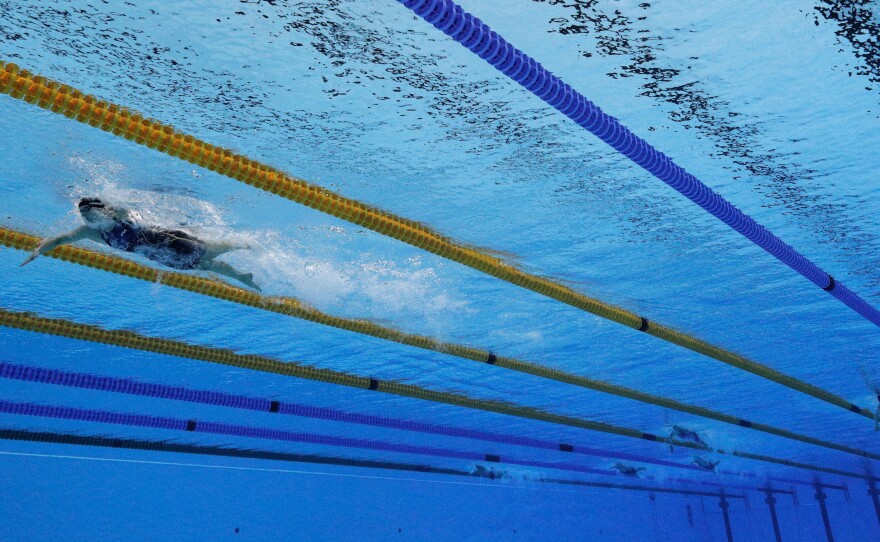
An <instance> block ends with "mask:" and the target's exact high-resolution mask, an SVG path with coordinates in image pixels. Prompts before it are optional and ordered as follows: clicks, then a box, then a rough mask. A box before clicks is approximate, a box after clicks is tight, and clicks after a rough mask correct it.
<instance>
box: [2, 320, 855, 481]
mask: <svg viewBox="0 0 880 542" xmlns="http://www.w3.org/2000/svg"><path fill="white" fill-rule="evenodd" d="M0 326H5V327H10V328H14V329H22V330H26V331H33V332H37V333H45V334H51V335H56V336H60V337H69V338H73V339H78V340H83V341H90V342H97V343H102V344H109V345H113V346H120V347H124V348H130V349H134V350H143V351H146V352H155V353H158V354H164V355H169V356H177V357H181V358H188V359H194V360H201V361H207V362H210V363H217V364H220V365H226V366H230V367H239V368H243V369H251V370H255V371H261V372H266V373H273V374H279V375H284V376H292V377H297V378H304V379H307V380H313V381H316V382H326V383H332V384H340V385H344V386H349V387H353V388H360V389H367V390H372V391H378V392H382V393H388V394H393V395H399V396H402V397H410V398H414V399H423V400H427V401H432V402H436V403H444V404H448V405H454V406H461V407H465V408H472V409H476V410H483V411H486V412H495V413H498V414H506V415H509V416H516V417H519V418H528V419H533V420H538V421H544V422H548V423H555V424H558V425H566V426H569V427H577V428H581V429H588V430H592V431H598V432H602V433H609V434H614V435H619V436H623V437H629V438H635V439H640V440H646V441H651V442H656V443H658V444H667V445H673V446H679V447H682V448H689V449H692V450H700V451H703V452H708V453H716V454H719V455H739V456H740V457H744V458H746V459H753V460H755V461H765V462H770V463H775V464H782V465H787V466H790V467H794V468H799V469H807V470H811V471H815V472H824V473H827V474H834V475H838V476H846V477H851V478H860V479H871V478H872V477H871V476H870V475H865V474H860V473H855V472H847V471H842V470H839V469H834V468H830V467H822V466H819V465H812V464H809V463H801V462H796V461H789V460H786V459H778V458H773V457H771V456H760V455H756V454H749V453H746V452H737V451H735V450H731V451H727V450H723V449H718V448H709V447H707V446H700V445H698V444H696V443H693V442H683V441H679V440H675V439H672V438H669V437H663V436H659V435H654V434H652V433H645V432H642V431H639V430H637V429H631V428H628V427H621V426H618V425H612V424H608V423H603V422H594V421H590V420H585V419H583V418H576V417H572V416H564V415H561V414H554V413H551V412H547V411H544V410H541V409H538V408H533V407H525V406H519V405H514V404H511V403H507V402H501V401H487V400H483V399H474V398H471V397H468V396H465V395H461V394H456V393H450V392H441V391H434V390H429V389H426V388H421V387H419V386H414V385H411V384H404V383H401V382H397V381H393V380H379V379H376V378H373V377H363V376H356V375H352V374H349V373H343V372H340V371H334V370H332V369H321V368H316V367H310V366H306V365H303V364H301V363H298V362H283V361H279V360H276V359H272V358H268V357H265V356H258V355H255V354H237V353H235V352H233V351H232V350H227V349H222V348H212V347H206V346H198V345H193V344H189V343H184V342H181V341H174V340H170V339H160V338H155V337H148V336H145V335H140V334H138V333H135V332H133V331H125V330H108V329H103V328H100V327H98V326H93V325H89V324H81V323H77V322H72V321H70V320H63V319H57V318H45V317H42V316H37V315H34V314H31V313H23V312H12V311H8V310H6V309H2V308H0Z"/></svg>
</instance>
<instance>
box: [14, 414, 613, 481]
mask: <svg viewBox="0 0 880 542" xmlns="http://www.w3.org/2000/svg"><path fill="white" fill-rule="evenodd" d="M0 413H4V414H15V415H20V416H38V417H42V418H54V419H61V420H77V421H85V422H93V423H108V424H114V425H125V426H129V427H146V428H150V429H165V430H171V431H187V432H191V433H205V434H210V435H223V436H231V437H243V438H255V439H266V440H274V441H279V442H291V443H297V444H313V445H319V446H336V447H341V448H354V449H359V450H373V451H382V452H391V453H401V454H412V455H422V456H429V457H438V458H445V459H460V460H465V461H477V462H490V463H503V464H508V465H517V466H521V467H534V468H540V469H556V470H564V471H569V472H578V473H582V474H598V475H603V476H621V474H619V473H617V472H615V471H612V470H607V469H595V468H591V467H587V466H584V465H578V464H575V463H569V462H548V461H537V460H531V459H524V458H517V457H509V456H506V455H505V456H503V457H502V456H500V455H497V454H486V453H477V452H463V451H460V450H451V449H448V448H438V447H436V446H421V445H414V444H402V443H397V442H385V441H381V440H373V439H364V438H355V437H339V436H334V435H322V434H316V433H303V432H293V431H286V430H283V429H271V428H268V427H253V426H246V425H238V424H231V423H223V422H214V421H205V420H198V419H187V420H184V419H180V418H172V417H169V416H152V415H148V414H128V413H122V412H109V411H106V410H97V409H88V408H76V407H68V406H60V405H40V404H36V403H25V402H14V401H4V400H0Z"/></svg>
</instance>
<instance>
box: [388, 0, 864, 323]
mask: <svg viewBox="0 0 880 542" xmlns="http://www.w3.org/2000/svg"><path fill="white" fill-rule="evenodd" d="M397 1H398V2H400V3H402V4H403V5H404V6H406V7H407V8H409V9H411V10H412V11H413V12H415V14H416V15H418V16H419V17H422V18H423V19H425V20H426V21H427V22H429V23H431V24H432V25H434V26H435V27H437V28H438V29H439V30H441V31H443V33H445V34H446V35H447V36H449V37H451V38H452V39H454V40H455V41H457V42H459V43H460V44H462V45H463V46H465V47H466V48H468V49H469V50H471V51H472V52H473V53H474V54H476V55H478V56H479V57H480V58H482V59H483V60H485V61H486V62H488V63H489V64H491V65H492V66H494V67H495V68H496V69H497V70H498V71H500V72H501V73H503V74H504V75H506V76H508V77H510V78H511V79H513V80H514V81H516V82H517V83H519V84H520V85H522V86H523V87H525V88H526V89H527V90H529V91H530V92H532V93H533V94H534V95H535V96H537V97H538V98H541V99H542V100H544V101H545V102H547V103H548V104H549V105H551V106H553V107H554V108H555V109H557V110H558V111H559V112H560V113H562V114H563V115H565V116H567V117H568V118H570V119H571V120H573V121H574V122H575V123H577V124H578V125H580V126H581V127H583V128H585V129H586V130H588V131H590V132H591V133H592V134H593V135H595V136H596V137H598V138H599V139H601V140H602V141H604V142H605V143H607V144H608V145H610V146H611V147H612V148H613V149H614V150H616V151H618V152H619V153H621V154H623V155H624V156H626V157H627V158H629V159H630V160H632V161H633V162H635V163H636V164H638V165H639V166H641V167H643V168H644V169H645V170H647V171H648V172H649V173H651V174H652V175H654V176H655V177H657V178H658V179H660V180H661V181H663V182H664V183H666V184H668V185H669V186H671V187H672V188H674V189H675V190H677V191H678V192H679V193H680V194H682V195H683V196H685V197H686V198H688V199H689V200H691V201H692V202H694V203H696V204H697V205H699V206H700V207H702V208H703V209H704V210H706V211H708V212H709V213H711V214H712V216H714V217H715V218H717V219H718V220H720V221H722V222H724V223H725V224H727V225H728V226H730V227H731V228H733V229H734V230H736V231H737V232H739V233H740V234H741V235H743V236H744V237H745V238H746V239H748V240H749V241H751V242H753V243H754V244H756V245H758V246H759V247H761V248H762V249H764V250H765V251H767V252H768V253H770V254H771V255H772V256H774V257H775V258H776V259H778V260H779V261H781V262H782V263H784V264H785V265H787V266H789V267H791V268H792V269H794V270H795V271H797V272H798V273H800V274H801V275H803V276H804V277H806V278H807V280H809V281H810V282H812V283H813V284H815V285H816V286H818V287H819V288H822V289H823V290H825V291H827V292H829V293H830V294H831V295H832V296H834V297H836V298H837V299H838V300H840V301H841V302H843V304H845V305H846V306H848V307H849V308H851V309H852V310H854V311H856V312H857V313H859V314H860V315H862V316H863V317H864V318H866V319H867V320H869V321H870V322H872V323H873V324H874V325H876V326H880V311H878V310H877V309H876V308H874V307H873V306H871V305H869V304H868V303H867V302H866V301H865V300H863V299H862V298H861V297H859V296H858V295H857V294H855V293H854V292H852V291H851V290H850V289H849V288H847V287H846V286H844V285H843V284H841V283H840V282H838V281H836V280H835V279H833V278H832V277H831V275H829V274H828V273H826V272H825V271H823V270H822V269H821V268H819V267H818V266H817V265H816V264H814V263H813V262H811V261H810V260H808V259H807V258H806V257H805V256H803V255H802V254H800V253H798V252H797V251H796V250H795V249H793V248H792V247H791V246H789V245H787V244H786V243H784V242H783V241H782V240H781V239H779V238H778V237H776V236H775V235H773V234H772V233H770V231H769V230H768V229H767V228H765V227H764V226H762V225H760V224H758V223H757V222H756V221H755V220H754V219H753V218H751V217H750V216H748V215H746V214H745V213H743V212H742V211H740V210H739V209H737V208H736V207H735V206H734V205H733V204H731V203H730V202H728V201H727V200H725V199H724V198H722V197H721V196H719V195H718V194H717V193H715V191H713V190H712V189H711V188H709V187H708V186H706V185H705V184H704V183H702V182H701V181H700V180H699V179H697V178H696V177H694V176H693V175H691V174H690V173H688V172H687V171H685V170H684V169H683V168H682V167H680V166H678V165H677V164H675V163H674V162H673V161H672V160H671V159H670V158H669V157H668V156H666V155H665V154H664V153H662V152H660V151H658V150H657V149H655V148H654V147H653V146H651V145H650V144H648V143H647V142H646V141H645V140H643V139H642V138H640V137H638V136H636V135H635V134H633V133H632V132H631V131H630V130H629V129H628V128H626V127H625V126H623V125H622V124H621V123H620V122H619V121H618V120H617V119H615V118H614V117H612V116H610V115H608V114H606V113H604V112H603V111H602V110H601V109H599V107H597V106H596V105H595V104H594V103H593V102H591V101H590V100H588V99H587V98H585V97H584V96H583V95H582V94H580V93H579V92H577V91H576V90H574V89H573V88H571V86H570V85H568V84H567V83H565V82H563V81H562V80H561V79H560V78H559V77H557V76H555V75H553V74H552V73H550V71H548V70H547V69H546V68H544V67H543V66H541V64H540V63H538V62H537V61H536V60H535V59H533V58H532V57H530V56H528V55H527V54H525V53H523V52H522V51H520V50H519V49H517V48H516V47H514V46H513V45H511V44H510V43H509V42H508V41H507V40H505V39H504V38H502V37H501V36H499V35H498V34H497V33H495V32H494V31H493V30H491V29H490V28H489V27H488V26H486V24H485V23H483V22H482V21H480V19H478V18H476V17H474V16H473V15H471V14H470V13H466V12H465V11H464V10H463V9H462V8H461V6H459V5H458V4H456V3H455V2H453V1H452V0H397Z"/></svg>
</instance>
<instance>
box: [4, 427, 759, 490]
mask: <svg viewBox="0 0 880 542" xmlns="http://www.w3.org/2000/svg"><path fill="white" fill-rule="evenodd" d="M0 439H2V440H9V441H22V442H43V443H50V444H67V445H74V446H91V447H100V448H113V449H128V450H145V451H153V452H166V453H180V454H194V455H201V456H214V457H236V458H246V459H261V460H269V461H286V462H292V463H311V464H319V465H339V466H346V467H364V468H373V469H386V470H395V471H406V472H420V473H428V474H447V475H453V476H463V477H471V478H480V479H485V476H482V475H480V474H478V473H475V472H472V471H465V470H459V469H447V468H440V467H432V466H428V465H414V464H408V463H395V462H390V461H374V460H367V459H352V458H343V457H326V456H319V455H311V454H296V453H289V452H270V451H266V450H251V449H246V448H245V449H242V448H233V447H228V446H205V445H200V444H184V443H176V442H168V441H154V440H144V439H133V438H120V437H106V436H91V435H71V434H66V433H53V432H49V431H29V430H20V429H0ZM0 453H3V454H11V453H14V452H0ZM30 455H32V456H37V455H39V456H42V457H61V458H64V457H70V456H53V455H51V454H30ZM76 459H94V460H96V461H115V460H117V459H115V458H114V459H107V458H79V457H77V458H76ZM207 466H213V465H207ZM218 467H219V468H222V467H224V466H222V465H220V466H218ZM230 468H231V467H230ZM304 474H326V473H304ZM334 475H335V474H334ZM419 481H425V480H419ZM537 481H539V482H544V483H551V484H564V485H576V486H582V487H596V488H606V489H623V490H632V491H648V492H657V493H674V494H680V495H701V496H706V497H720V496H721V495H722V494H724V495H725V496H726V497H728V498H737V499H745V495H730V494H726V493H720V492H710V491H695V490H688V489H676V488H670V487H662V486H658V487H654V486H648V485H629V484H612V483H603V482H588V481H586V480H562V479H556V478H541V479H538V480H537ZM508 487H509V486H508Z"/></svg>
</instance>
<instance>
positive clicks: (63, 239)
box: [21, 226, 104, 266]
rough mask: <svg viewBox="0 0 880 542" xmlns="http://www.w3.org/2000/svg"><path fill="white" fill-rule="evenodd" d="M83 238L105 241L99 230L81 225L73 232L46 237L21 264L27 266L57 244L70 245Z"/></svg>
mask: <svg viewBox="0 0 880 542" xmlns="http://www.w3.org/2000/svg"><path fill="white" fill-rule="evenodd" d="M83 239H91V240H92V241H98V242H103V241H104V240H103V239H102V238H101V234H100V233H99V232H97V231H95V230H94V229H92V228H90V227H88V226H80V227H78V228H77V229H75V230H73V231H71V232H68V233H64V234H61V235H56V236H55V237H49V238H47V239H44V240H43V242H42V243H40V244H39V245H37V248H35V249H34V251H33V252H32V253H31V255H30V256H28V259H27V260H25V261H23V262H21V265H22V266H25V265H27V264H29V263H31V262H32V261H34V260H35V259H37V256H39V255H41V254H45V253H47V252H49V251H50V250H52V249H53V248H55V247H57V246H60V245H69V244H70V243H75V242H77V241H82V240H83Z"/></svg>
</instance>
